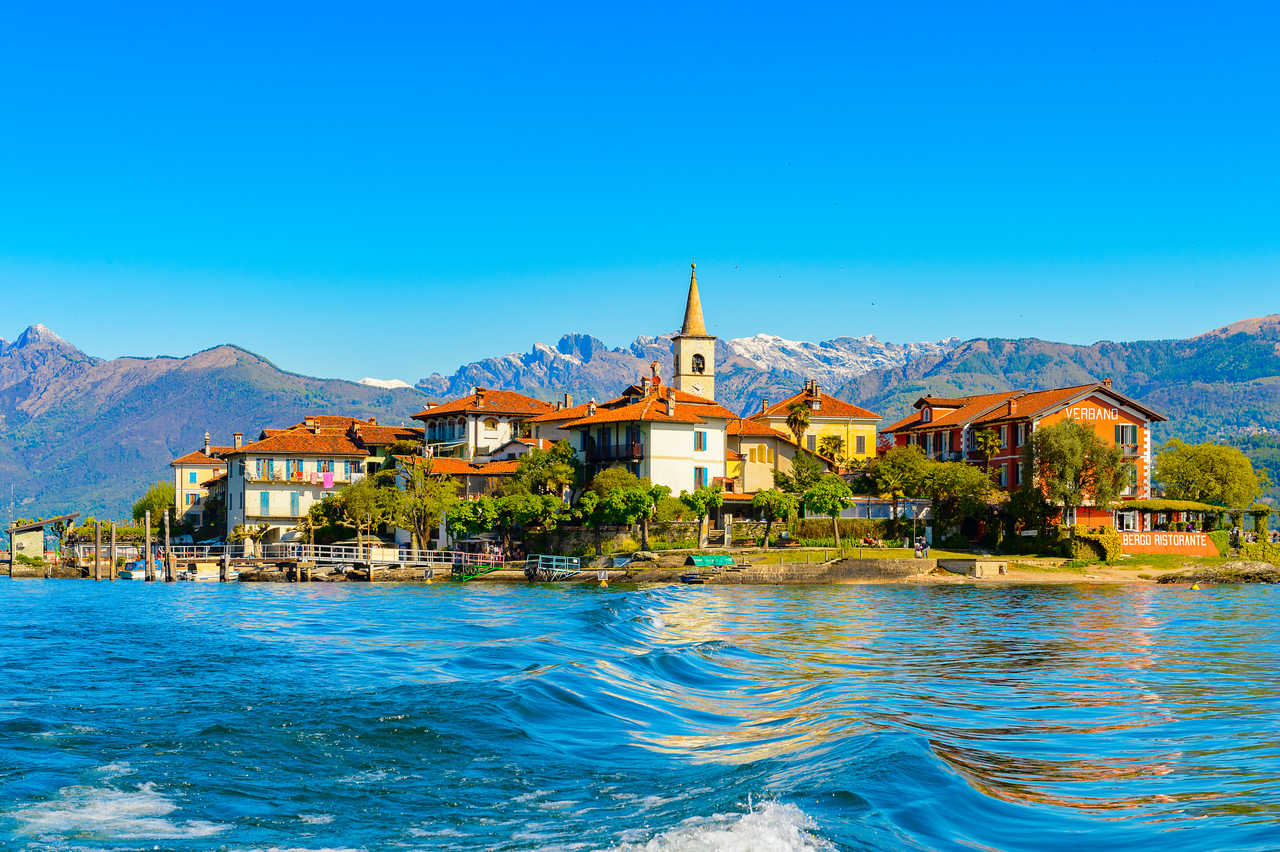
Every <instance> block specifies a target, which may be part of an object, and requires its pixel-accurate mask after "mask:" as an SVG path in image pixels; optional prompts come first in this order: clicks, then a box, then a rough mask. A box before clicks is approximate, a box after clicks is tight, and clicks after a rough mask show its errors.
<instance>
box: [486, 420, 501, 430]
mask: <svg viewBox="0 0 1280 852" xmlns="http://www.w3.org/2000/svg"><path fill="white" fill-rule="evenodd" d="M484 431H486V432H497V431H498V418H496V417H486V418H485V420H484Z"/></svg>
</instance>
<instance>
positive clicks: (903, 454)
mask: <svg viewBox="0 0 1280 852" xmlns="http://www.w3.org/2000/svg"><path fill="white" fill-rule="evenodd" d="M930 464H932V462H930V461H929V459H928V458H926V457H925V454H924V452H923V451H922V450H921V449H920V448H919V447H917V446H914V445H908V446H905V447H892V448H890V449H889V450H888V451H887V452H885V454H884V455H883V456H881V457H880V458H878V459H876V461H875V463H874V464H873V465H872V467H871V472H870V475H871V480H872V482H873V483H874V485H875V491H876V494H878V495H879V496H880V498H881V499H883V500H889V501H890V502H891V503H892V504H893V520H894V526H895V527H896V526H897V524H898V501H900V500H903V499H906V498H908V497H920V496H922V495H923V494H924V490H925V489H924V481H925V476H926V474H927V473H928V470H929V465H930Z"/></svg>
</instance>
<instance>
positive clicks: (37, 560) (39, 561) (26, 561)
mask: <svg viewBox="0 0 1280 852" xmlns="http://www.w3.org/2000/svg"><path fill="white" fill-rule="evenodd" d="M13 561H14V562H17V563H18V564H19V565H43V564H44V557H43V556H28V555H27V554H25V553H19V554H18V555H17V556H15V557H13Z"/></svg>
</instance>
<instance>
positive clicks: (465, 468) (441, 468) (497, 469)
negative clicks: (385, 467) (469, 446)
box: [396, 456, 520, 476]
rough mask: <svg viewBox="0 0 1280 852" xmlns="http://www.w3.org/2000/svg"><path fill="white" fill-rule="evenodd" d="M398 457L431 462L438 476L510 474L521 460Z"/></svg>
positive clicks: (412, 460) (412, 461)
mask: <svg viewBox="0 0 1280 852" xmlns="http://www.w3.org/2000/svg"><path fill="white" fill-rule="evenodd" d="M396 458H398V459H399V460H400V461H402V462H408V463H410V464H415V465H425V464H427V463H430V465H431V473H432V474H433V475H436V476H510V475H511V474H514V473H515V472H516V469H517V468H518V467H519V466H520V462H519V461H518V460H515V459H510V460H507V459H504V460H503V461H492V462H485V463H483V464H481V463H478V462H473V461H471V460H470V459H455V458H426V457H425V456H396Z"/></svg>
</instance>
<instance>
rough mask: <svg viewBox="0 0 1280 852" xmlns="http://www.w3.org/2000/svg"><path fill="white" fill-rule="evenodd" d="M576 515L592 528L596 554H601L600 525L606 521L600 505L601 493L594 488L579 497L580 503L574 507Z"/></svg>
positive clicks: (580, 520)
mask: <svg viewBox="0 0 1280 852" xmlns="http://www.w3.org/2000/svg"><path fill="white" fill-rule="evenodd" d="M573 514H574V517H575V518H577V520H578V523H581V524H586V525H587V526H588V527H590V528H591V531H592V538H593V539H594V541H595V546H596V556H599V555H600V525H601V524H602V523H604V509H602V508H601V507H600V495H599V494H598V493H596V492H595V491H593V490H587V491H584V492H583V493H582V496H581V497H579V498H578V505H577V506H576V507H574V512H573Z"/></svg>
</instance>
